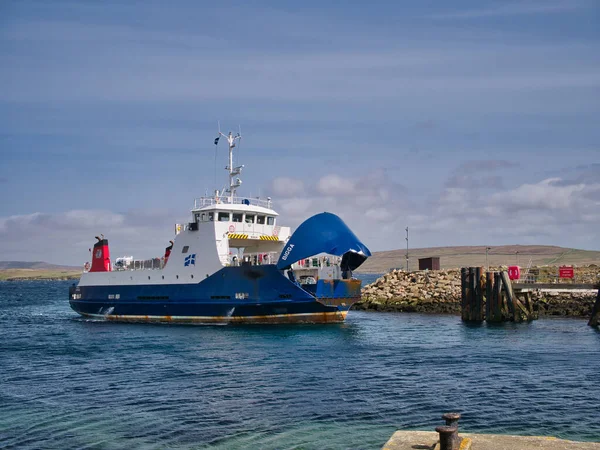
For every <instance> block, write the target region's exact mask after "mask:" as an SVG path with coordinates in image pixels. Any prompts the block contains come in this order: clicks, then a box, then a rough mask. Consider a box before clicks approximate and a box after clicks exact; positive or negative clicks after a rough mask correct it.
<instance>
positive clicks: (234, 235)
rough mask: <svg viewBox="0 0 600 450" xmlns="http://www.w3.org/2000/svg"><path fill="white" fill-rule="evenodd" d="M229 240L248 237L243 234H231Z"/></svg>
mask: <svg viewBox="0 0 600 450" xmlns="http://www.w3.org/2000/svg"><path fill="white" fill-rule="evenodd" d="M229 239H248V235H247V234H242V233H229Z"/></svg>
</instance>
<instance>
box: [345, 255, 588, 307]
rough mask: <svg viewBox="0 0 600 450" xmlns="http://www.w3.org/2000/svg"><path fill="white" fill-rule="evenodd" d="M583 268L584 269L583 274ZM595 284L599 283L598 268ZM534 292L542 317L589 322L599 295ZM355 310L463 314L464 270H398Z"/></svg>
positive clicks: (366, 293)
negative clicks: (462, 288)
mask: <svg viewBox="0 0 600 450" xmlns="http://www.w3.org/2000/svg"><path fill="white" fill-rule="evenodd" d="M582 269H583V268H580V270H581V271H582V272H584V270H582ZM592 269H596V272H594V275H595V276H594V277H592V279H593V281H595V280H597V279H598V278H597V267H596V266H594V267H593V268H592ZM500 270H502V269H500ZM564 288H565V286H564V285H561V284H557V285H556V289H553V290H545V291H542V290H534V291H533V292H532V300H533V309H534V311H535V312H536V314H537V315H538V316H540V317H541V316H568V317H583V318H589V317H590V315H591V312H592V307H593V306H594V303H595V301H596V296H597V291H591V290H590V291H566V290H563V289H564ZM362 297H363V299H362V302H360V303H357V304H356V305H355V306H354V309H357V310H371V311H395V312H420V313H437V314H460V312H461V298H460V269H449V270H435V271H419V272H406V271H403V270H394V271H391V272H389V273H386V274H385V275H384V276H382V277H380V278H378V279H377V280H376V281H375V282H374V283H371V284H369V285H367V286H365V287H364V288H363V290H362Z"/></svg>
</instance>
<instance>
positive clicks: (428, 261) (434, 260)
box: [419, 256, 440, 270]
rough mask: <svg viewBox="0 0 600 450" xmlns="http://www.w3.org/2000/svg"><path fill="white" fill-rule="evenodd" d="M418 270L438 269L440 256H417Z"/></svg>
mask: <svg viewBox="0 0 600 450" xmlns="http://www.w3.org/2000/svg"><path fill="white" fill-rule="evenodd" d="M419 270H440V257H439V256H432V257H430V258H419Z"/></svg>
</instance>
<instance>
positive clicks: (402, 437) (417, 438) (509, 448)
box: [382, 412, 600, 450]
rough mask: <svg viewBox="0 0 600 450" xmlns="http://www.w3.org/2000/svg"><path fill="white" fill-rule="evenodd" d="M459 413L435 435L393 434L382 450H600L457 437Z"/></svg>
mask: <svg viewBox="0 0 600 450" xmlns="http://www.w3.org/2000/svg"><path fill="white" fill-rule="evenodd" d="M460 417H461V415H460V413H456V412H451V413H446V414H444V415H442V419H443V420H444V421H445V424H444V425H440V426H438V427H436V428H435V431H403V430H399V431H396V432H395V433H394V434H393V435H392V437H391V438H390V439H389V440H388V441H387V442H386V443H385V445H384V446H383V447H382V450H415V449H422V450H503V449H506V450H534V449H538V450H539V449H544V450H600V443H598V442H577V441H568V440H564V439H558V438H555V437H551V436H513V435H504V434H478V433H463V434H459V433H458V422H459V420H460Z"/></svg>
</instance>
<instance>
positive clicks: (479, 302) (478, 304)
mask: <svg viewBox="0 0 600 450" xmlns="http://www.w3.org/2000/svg"><path fill="white" fill-rule="evenodd" d="M482 273H483V269H482V268H481V267H475V280H474V281H475V283H474V284H475V291H474V294H475V295H474V301H475V314H474V315H473V317H472V318H471V320H474V321H477V322H482V321H483V286H482V284H481V281H482V280H481V275H482Z"/></svg>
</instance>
